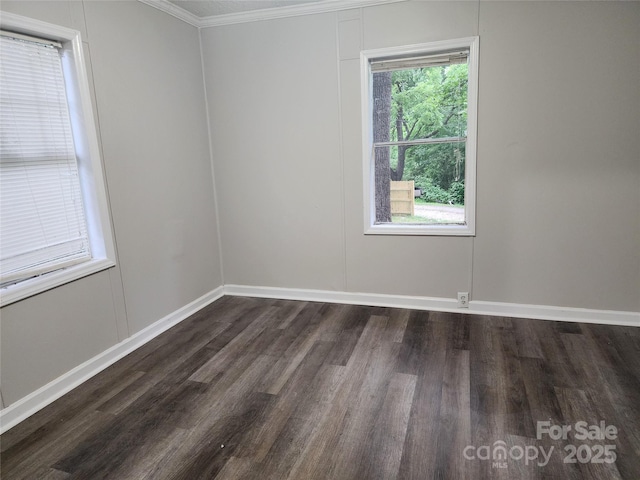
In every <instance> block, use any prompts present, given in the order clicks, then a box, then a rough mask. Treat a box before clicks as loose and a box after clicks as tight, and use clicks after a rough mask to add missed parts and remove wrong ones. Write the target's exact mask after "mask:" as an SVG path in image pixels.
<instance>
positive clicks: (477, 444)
mask: <svg viewBox="0 0 640 480" xmlns="http://www.w3.org/2000/svg"><path fill="white" fill-rule="evenodd" d="M602 421H603V422H605V424H606V425H612V426H614V427H615V428H616V429H617V433H616V434H615V435H613V434H611V429H610V430H609V436H610V437H615V438H609V439H580V436H581V435H580V433H581V430H580V425H581V424H579V425H578V426H576V423H577V422H586V424H585V425H587V426H592V425H598V426H599V425H600V422H602ZM538 422H547V423H546V424H545V425H546V426H547V430H545V433H543V434H542V435H541V438H537V436H539V435H538V434H539V433H541V432H542V430H540V431H539V428H538ZM563 426H569V427H570V428H571V430H569V431H568V432H567V435H566V438H552V437H551V436H550V435H549V434H548V433H546V432H551V433H558V432H560V431H561V428H562V427H563ZM590 428H591V431H594V432H595V430H594V429H595V427H590ZM565 429H566V427H565ZM0 443H1V451H2V453H1V458H0V460H1V464H0V468H1V476H2V478H3V479H6V480H9V479H87V480H97V479H118V480H119V479H136V480H139V479H140V480H141V479H154V480H155V479H188V480H194V479H216V480H222V479H247V480H250V479H251V480H263V479H274V480H281V479H294V480H298V479H302V480H306V479H310V480H311V479H354V480H368V479H420V480H424V479H445V478H451V479H474V480H475V479H509V480H518V479H545V480H546V479H558V480H560V479H562V480H565V479H593V480H596V479H597V480H605V479H628V480H637V479H640V328H629V327H612V326H602V325H591V324H577V323H561V322H549V321H541V320H525V319H510V318H498V317H486V316H473V315H463V314H450V313H435V312H425V311H411V310H400V309H388V308H373V307H362V306H347V305H336V304H326V303H312V302H294V301H284V300H265V299H255V298H241V297H224V298H222V299H220V300H218V301H217V302H215V303H213V304H211V305H210V306H208V307H207V308H205V309H203V310H202V311H200V312H198V313H197V314H195V315H193V316H192V317H190V318H189V319H187V320H185V321H184V322H182V323H180V324H179V325H177V326H176V327H174V328H172V329H171V330H169V331H167V332H165V333H164V334H162V335H161V336H159V337H157V338H156V339H154V340H153V341H151V342H149V343H148V344H146V345H144V346H143V347H141V348H140V349H138V350H137V351H135V352H133V353H132V354H130V355H129V356H127V357H125V358H123V359H122V360H121V361H119V362H117V363H116V364H114V365H113V366H111V367H110V368H108V369H107V370H105V371H103V372H102V373H100V374H99V375H97V376H95V377H94V378H92V379H91V380H89V381H88V382H86V383H84V384H83V385H81V386H80V387H78V388H77V389H76V390H74V391H72V392H71V393H69V394H67V395H65V396H64V397H62V398H61V399H59V400H58V401H56V402H54V403H53V404H51V405H50V406H48V407H46V408H45V409H43V410H42V411H40V412H38V413H37V414H36V415H34V416H32V417H30V418H29V419H27V420H26V421H24V422H22V423H21V424H19V425H18V426H16V427H14V428H13V429H11V430H9V431H8V432H6V433H5V434H4V435H3V436H2V437H1V438H0ZM607 445H608V447H606V448H605V446H607ZM541 449H542V450H541ZM572 449H573V450H572ZM572 452H573V453H572ZM614 455H615V457H614Z"/></svg>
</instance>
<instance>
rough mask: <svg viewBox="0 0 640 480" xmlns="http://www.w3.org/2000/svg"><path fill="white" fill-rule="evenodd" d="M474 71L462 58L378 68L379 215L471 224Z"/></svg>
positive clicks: (379, 218) (385, 219) (378, 218)
mask: <svg viewBox="0 0 640 480" xmlns="http://www.w3.org/2000/svg"><path fill="white" fill-rule="evenodd" d="M468 73H469V69H468V64H467V63H458V64H454V65H437V66H429V67H420V68H408V69H398V70H393V71H381V72H376V73H373V74H372V106H373V115H372V129H373V143H374V157H373V167H374V172H375V174H374V188H373V189H374V199H375V208H374V210H375V221H374V223H376V224H384V223H417V224H439V225H464V224H465V208H464V204H465V198H464V195H465V188H464V185H465V144H466V143H465V141H466V136H467V92H468ZM407 182H409V183H407ZM409 190H411V192H409Z"/></svg>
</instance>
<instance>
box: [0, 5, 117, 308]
mask: <svg viewBox="0 0 640 480" xmlns="http://www.w3.org/2000/svg"><path fill="white" fill-rule="evenodd" d="M0 26H1V31H0V110H1V111H2V114H1V115H0V209H1V216H0V222H1V224H0V284H1V285H0V286H1V287H2V290H1V291H0V295H1V296H2V305H6V304H8V303H11V302H13V301H16V300H19V299H22V298H25V297H27V296H29V295H33V294H35V293H38V292H41V291H43V290H46V289H49V288H52V287H54V286H57V285H60V284H62V283H66V282H69V281H72V280H75V279H77V278H80V277H82V276H85V275H88V274H90V273H95V272H96V271H99V270H102V269H104V268H108V267H110V266H113V265H114V262H113V258H114V254H113V251H114V249H113V243H112V238H111V228H110V224H109V221H108V213H107V208H106V194H105V190H104V185H103V179H102V167H101V163H100V158H99V152H98V146H97V136H96V131H95V126H94V124H93V113H92V110H91V103H90V97H89V89H88V82H87V78H86V72H85V71H84V67H83V66H84V60H83V55H82V42H81V41H80V36H79V33H78V32H76V31H73V30H69V29H66V28H62V27H57V26H54V25H49V24H45V23H42V22H38V21H35V20H30V19H26V18H24V17H19V16H16V15H10V14H5V13H3V15H2V20H1V25H0Z"/></svg>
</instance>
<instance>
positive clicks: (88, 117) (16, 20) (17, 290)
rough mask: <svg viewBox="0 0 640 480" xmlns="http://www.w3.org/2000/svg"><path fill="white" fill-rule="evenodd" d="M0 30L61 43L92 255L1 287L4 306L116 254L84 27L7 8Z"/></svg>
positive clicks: (105, 264) (106, 263) (90, 270)
mask: <svg viewBox="0 0 640 480" xmlns="http://www.w3.org/2000/svg"><path fill="white" fill-rule="evenodd" d="M0 29H2V30H8V31H12V32H15V33H21V34H24V35H29V36H33V37H40V38H45V39H48V40H54V41H57V42H59V43H61V44H62V49H61V58H62V66H63V70H64V76H65V84H66V89H67V98H68V102H69V112H70V117H71V126H72V131H73V140H74V143H75V148H76V156H77V159H78V170H79V174H80V185H81V190H82V197H83V202H84V209H85V216H86V220H87V229H88V233H89V243H90V246H91V256H92V258H91V259H90V260H88V261H86V262H83V263H79V264H77V265H73V266H70V267H66V268H62V269H59V270H55V271H53V272H50V273H47V274H44V275H41V276H39V277H35V278H31V279H27V280H24V281H21V282H18V283H15V284H13V285H9V286H6V287H4V288H2V289H0V306H5V305H9V304H11V303H14V302H17V301H19V300H22V299H24V298H27V297H30V296H32V295H36V294H38V293H41V292H44V291H46V290H50V289H52V288H55V287H57V286H59V285H62V284H65V283H69V282H72V281H74V280H77V279H79V278H82V277H85V276H87V275H91V274H94V273H97V272H99V271H102V270H105V269H107V268H111V267H113V266H115V264H116V263H115V258H116V255H115V246H114V241H113V233H112V229H111V223H110V218H109V207H108V202H107V193H106V188H105V182H104V175H103V171H102V160H101V158H100V149H99V146H98V136H97V130H96V125H95V121H94V116H93V107H92V103H91V92H90V90H89V80H88V77H87V68H86V62H85V59H84V53H83V44H82V39H81V37H80V32H79V31H77V30H72V29H69V28H66V27H60V26H58V25H53V24H50V23H45V22H42V21H39V20H34V19H31V18H27V17H23V16H20V15H15V14H11V13H5V12H2V15H0Z"/></svg>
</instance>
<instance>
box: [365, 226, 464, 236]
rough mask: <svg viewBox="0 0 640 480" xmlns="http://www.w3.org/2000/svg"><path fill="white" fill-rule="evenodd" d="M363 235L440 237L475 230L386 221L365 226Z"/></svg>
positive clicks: (461, 227) (462, 227)
mask: <svg viewBox="0 0 640 480" xmlns="http://www.w3.org/2000/svg"><path fill="white" fill-rule="evenodd" d="M364 233H365V235H423V236H441V237H473V236H475V231H474V229H473V228H472V227H470V226H469V225H420V224H417V225H411V224H397V223H394V224H392V223H387V224H380V225H371V226H369V227H367V228H365V231H364Z"/></svg>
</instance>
